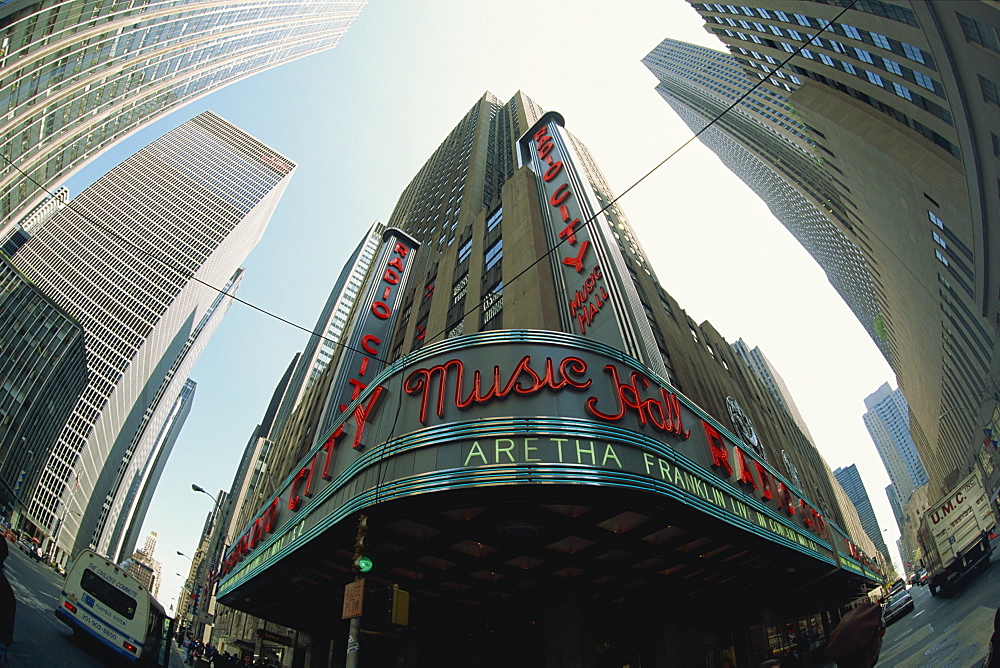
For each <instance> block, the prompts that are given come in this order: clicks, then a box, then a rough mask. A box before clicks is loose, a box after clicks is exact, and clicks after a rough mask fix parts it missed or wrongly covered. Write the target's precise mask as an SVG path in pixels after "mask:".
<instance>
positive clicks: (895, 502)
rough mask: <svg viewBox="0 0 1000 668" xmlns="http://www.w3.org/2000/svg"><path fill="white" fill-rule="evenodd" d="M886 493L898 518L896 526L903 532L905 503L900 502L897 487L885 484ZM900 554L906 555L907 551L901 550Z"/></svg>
mask: <svg viewBox="0 0 1000 668" xmlns="http://www.w3.org/2000/svg"><path fill="white" fill-rule="evenodd" d="M885 495H886V497H888V499H889V506H890V507H891V508H892V516H893V518H894V519H895V520H896V526H897V527H899V532H900V533H902V532H903V522H904V520H903V517H904V515H903V504H902V503H901V502H900V500H899V497H898V496H897V495H896V489H895V488H894V487H893V486H892V485H886V486H885ZM900 554H901V555H903V556H904V560H905V553H904V552H903V551H902V550H901V551H900Z"/></svg>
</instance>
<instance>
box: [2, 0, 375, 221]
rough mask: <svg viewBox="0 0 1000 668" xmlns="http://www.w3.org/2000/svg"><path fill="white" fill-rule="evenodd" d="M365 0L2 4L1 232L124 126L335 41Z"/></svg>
mask: <svg viewBox="0 0 1000 668" xmlns="http://www.w3.org/2000/svg"><path fill="white" fill-rule="evenodd" d="M364 5H365V0H352V1H345V0H313V1H310V2H300V1H293V2H288V3H253V2H245V1H242V0H236V1H234V2H227V3H221V4H220V3H214V2H206V1H205V0H180V1H179V2H174V1H173V0H170V1H165V0H153V1H152V2H142V3H135V2H123V1H121V0H99V1H98V2H83V0H43V1H42V2H34V3H32V2H28V1H27V0H14V1H13V2H7V3H4V4H3V6H2V7H0V38H2V39H0V44H2V45H0V114H2V115H3V121H2V122H0V137H3V139H2V142H0V155H2V156H3V164H0V233H2V232H3V231H4V230H3V227H4V225H6V224H10V221H11V220H12V219H13V218H14V217H16V216H17V215H19V212H24V211H26V210H28V209H29V208H30V207H32V206H34V204H35V203H37V202H38V201H40V200H41V199H42V198H43V196H44V194H45V192H44V190H43V189H42V188H47V189H49V190H51V189H52V187H53V185H54V184H57V183H58V182H59V181H61V180H63V179H64V178H65V177H66V176H68V175H69V174H70V173H71V172H73V171H74V170H75V169H77V168H79V167H80V166H82V165H83V164H84V163H85V162H87V161H88V160H90V159H91V158H93V157H94V156H95V155H97V154H99V153H100V152H102V151H103V150H105V149H107V148H108V147H110V146H111V145H113V144H114V143H115V142H117V141H118V140H120V139H122V138H124V137H125V136H127V135H129V134H130V133H132V132H135V131H136V130H138V129H140V128H141V127H143V126H145V125H147V124H149V123H151V122H152V121H154V120H156V119H158V118H161V117H163V116H164V115H165V114H167V113H169V112H170V111H172V110H174V109H177V108H178V107H180V106H182V105H184V104H186V103H188V102H190V101H192V100H194V99H197V98H199V97H201V96H203V95H206V94H208V93H211V92H212V91H215V90H218V89H220V88H222V87H223V86H226V85H228V84H230V83H233V82H235V81H239V80H240V79H243V78H246V77H248V76H252V75H254V74H256V73H258V72H262V71H264V70H267V69H269V68H271V67H275V66H277V65H281V64H283V63H286V62H289V61H292V60H296V59H298V58H302V57H304V56H308V55H310V54H313V53H317V52H319V51H325V50H327V49H332V48H333V47H335V46H336V45H337V43H338V42H339V41H340V38H341V37H342V36H343V35H344V34H345V33H346V32H347V29H348V28H349V27H350V25H351V23H352V22H353V21H354V19H355V18H357V16H358V14H359V12H360V11H361V9H362V7H364ZM12 164H13V165H17V167H18V168H19V169H20V170H23V172H25V174H21V173H20V172H19V171H18V170H17V169H14V167H13V166H12ZM37 184H41V186H39V185H37Z"/></svg>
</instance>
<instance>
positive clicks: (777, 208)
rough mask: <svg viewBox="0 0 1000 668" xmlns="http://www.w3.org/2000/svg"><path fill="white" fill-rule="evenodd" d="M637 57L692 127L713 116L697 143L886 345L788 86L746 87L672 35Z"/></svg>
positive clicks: (719, 58)
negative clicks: (761, 203) (780, 227)
mask: <svg viewBox="0 0 1000 668" xmlns="http://www.w3.org/2000/svg"><path fill="white" fill-rule="evenodd" d="M642 62H643V64H644V65H646V67H647V68H648V69H649V70H650V71H651V72H652V73H653V74H654V75H655V76H656V77H657V79H659V84H658V85H657V86H656V92H657V93H659V94H660V96H661V97H662V98H663V99H664V100H665V101H666V102H667V104H669V105H670V106H671V108H673V110H674V111H675V112H676V113H677V115H678V116H679V117H680V118H681V120H682V121H684V123H685V124H687V125H688V127H690V128H691V130H692V131H693V132H699V131H702V130H704V128H705V126H706V125H708V123H709V122H710V121H711V120H712V119H715V118H717V117H718V121H717V122H716V123H715V124H714V125H712V126H711V127H709V128H708V129H707V130H704V131H703V132H702V133H701V135H700V137H699V138H700V139H701V141H702V142H703V143H704V144H705V145H706V146H708V147H709V148H711V149H712V150H713V151H714V152H715V153H716V154H717V155H718V156H719V158H720V159H721V160H722V162H723V163H724V164H725V165H726V166H727V167H728V168H729V169H730V170H732V172H733V173H734V174H736V175H737V176H738V177H740V179H742V180H743V181H744V182H745V183H746V184H747V185H748V186H749V187H750V188H751V189H752V190H753V191H754V192H755V193H757V195H758V196H759V197H760V198H761V199H762V200H763V201H764V203H765V204H767V206H768V208H769V209H770V210H771V213H773V214H774V216H775V218H777V219H778V220H779V221H781V223H782V224H783V225H784V226H785V227H786V228H788V231H789V232H791V233H792V235H793V236H794V237H795V238H796V239H797V240H798V242H799V243H800V244H802V246H803V247H804V248H805V249H806V250H807V251H809V253H810V254H811V255H812V256H813V257H814V258H816V260H817V261H818V262H819V264H820V266H822V267H823V270H824V271H825V272H826V276H827V278H828V279H829V281H830V283H831V285H833V286H834V287H835V288H836V289H837V292H839V293H840V295H841V296H842V297H843V298H844V300H845V302H846V303H847V305H848V307H850V309H851V311H852V312H853V313H854V314H855V316H857V318H858V320H859V321H860V322H861V324H862V325H863V326H864V327H865V329H866V330H867V331H868V333H869V334H870V335H871V336H872V338H873V339H874V340H875V342H876V344H878V345H879V346H880V347H883V348H884V343H883V342H882V340H881V339H880V338H878V336H877V333H878V332H879V331H880V329H879V327H880V320H879V309H878V303H877V297H876V291H875V287H874V284H873V281H872V278H871V276H870V272H869V269H868V266H867V264H866V261H865V258H864V255H863V254H862V253H861V252H860V251H859V249H858V248H857V246H856V244H855V243H854V242H852V240H851V239H850V238H849V237H848V234H849V233H850V232H847V233H845V231H844V230H850V228H851V226H852V222H851V218H850V216H851V214H850V204H849V203H848V201H847V200H846V199H845V198H844V197H843V196H842V195H841V193H840V192H838V190H837V186H836V179H837V177H836V175H832V176H831V175H829V174H827V173H826V172H824V171H823V169H822V167H821V165H822V159H821V158H820V157H819V156H820V155H822V154H821V151H820V148H819V147H818V146H817V145H816V144H815V143H814V142H812V141H811V140H810V139H809V137H808V135H807V134H806V132H807V128H806V127H805V126H804V124H803V123H802V121H801V120H799V118H798V116H797V112H796V110H795V109H794V107H793V106H792V104H791V102H790V101H789V100H788V99H787V98H786V94H787V92H786V91H784V90H778V91H771V90H762V89H760V88H758V89H757V90H755V91H753V92H750V91H751V88H752V86H753V84H752V82H750V81H749V80H747V78H746V77H745V75H744V74H743V70H742V69H741V68H740V65H739V62H738V61H737V60H736V59H735V58H734V57H733V56H731V55H729V54H727V53H722V52H719V51H714V50H712V49H708V48H705V47H702V46H696V45H694V44H687V43H685V42H679V41H677V40H672V39H665V40H663V42H661V43H660V44H659V45H658V46H657V47H656V48H655V49H653V51H652V52H650V53H649V54H648V55H647V56H646V57H645V58H643V61H642ZM748 93H749V95H748V97H747V98H746V99H745V100H743V101H742V102H740V103H739V104H738V105H736V106H735V107H734V108H733V109H732V110H731V111H727V109H728V108H729V107H730V105H732V104H734V103H735V102H736V100H738V99H739V98H740V97H741V96H743V95H744V94H748ZM723 112H725V114H724V115H723ZM720 115H721V116H720ZM838 223H840V226H838ZM887 350H888V349H887V348H884V349H883V353H886V352H887Z"/></svg>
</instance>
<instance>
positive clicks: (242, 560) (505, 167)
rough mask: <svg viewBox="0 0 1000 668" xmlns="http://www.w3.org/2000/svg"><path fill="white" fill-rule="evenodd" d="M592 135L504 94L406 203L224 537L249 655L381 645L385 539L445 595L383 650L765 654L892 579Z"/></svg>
mask: <svg viewBox="0 0 1000 668" xmlns="http://www.w3.org/2000/svg"><path fill="white" fill-rule="evenodd" d="M567 127H568V124H567V122H566V121H565V120H564V119H563V117H562V116H561V115H560V114H558V113H555V112H546V111H545V110H543V109H542V108H541V107H539V106H538V105H537V104H536V103H535V102H534V101H532V100H531V98H529V97H528V96H527V95H525V94H524V93H522V92H518V93H516V94H515V95H514V96H513V97H512V98H510V99H509V100H508V101H506V102H504V101H502V100H501V99H499V98H497V97H496V96H494V95H492V94H491V93H486V94H485V95H484V96H483V97H482V98H480V99H479V100H478V101H476V102H475V104H473V105H472V107H471V109H469V110H468V111H467V113H465V115H464V116H462V117H461V119H460V120H459V121H458V123H457V125H456V126H455V127H454V129H453V130H452V131H451V132H450V133H449V134H448V135H447V136H446V137H445V138H444V140H443V141H442V142H441V144H440V145H439V146H438V148H437V149H436V150H435V151H434V152H433V153H432V154H431V155H430V156H429V158H428V160H427V161H426V163H425V164H424V165H423V166H422V167H420V169H419V170H417V171H416V174H415V176H414V177H413V179H412V180H411V182H410V183H409V184H408V185H407V186H406V188H405V189H404V190H403V192H402V194H401V195H400V196H399V199H398V201H397V204H396V207H395V209H394V210H393V212H392V215H391V216H390V217H389V219H388V223H387V225H386V229H385V231H384V232H383V234H382V237H381V240H380V243H379V246H378V249H377V252H376V254H375V258H374V260H373V262H372V264H371V268H370V270H369V271H368V272H367V275H366V277H365V280H364V283H363V285H362V286H361V289H360V291H359V293H358V297H357V298H356V300H355V302H354V304H353V306H352V309H351V311H350V316H349V321H348V323H347V327H346V329H345V331H344V334H343V336H342V338H341V341H342V342H344V344H345V345H344V346H341V347H340V348H338V350H337V351H336V353H335V357H334V358H332V359H331V361H330V363H329V365H327V367H326V369H325V370H324V371H323V372H322V373H321V374H320V376H319V377H318V378H317V380H316V382H315V383H313V385H312V386H311V387H310V388H309V390H308V391H307V392H306V394H305V395H304V396H303V398H302V400H301V401H300V402H299V404H298V406H297V407H296V408H295V409H294V410H293V411H292V413H291V415H290V417H289V419H288V420H287V421H286V423H285V425H284V427H283V429H282V430H281V431H280V433H277V434H274V438H273V442H272V444H271V446H270V449H269V451H268V453H267V456H266V461H265V462H263V464H262V467H261V471H262V473H263V474H262V475H261V476H260V477H259V479H258V484H257V485H256V486H255V489H254V491H255V494H254V497H253V498H239V499H235V500H234V508H238V511H236V514H237V515H238V516H240V517H242V518H245V519H243V520H242V521H239V522H237V523H236V524H235V525H234V528H235V533H231V534H229V535H226V536H224V537H223V536H216V537H215V538H213V541H214V542H215V543H216V544H221V543H223V542H225V543H229V545H230V548H229V549H228V550H227V551H226V554H225V556H224V557H223V559H222V561H221V566H220V572H219V574H218V582H214V581H207V582H200V583H199V584H200V585H201V586H202V587H203V588H205V587H208V589H209V590H211V588H212V587H213V586H214V585H216V584H217V587H218V590H217V591H218V604H219V606H218V608H217V609H216V615H215V617H214V619H215V620H216V625H217V626H216V629H215V631H216V635H214V636H213V637H214V639H215V640H216V641H217V642H222V643H223V649H224V650H232V649H236V648H237V647H240V646H245V643H247V642H254V643H255V645H254V651H255V653H258V654H260V655H261V656H263V657H264V658H266V659H278V660H280V661H281V663H283V664H288V663H292V664H294V663H296V661H298V660H299V658H298V652H299V648H297V647H292V646H290V644H284V645H283V644H282V643H281V642H280V641H279V640H276V639H275V636H276V635H278V634H276V632H274V631H273V630H271V629H274V628H276V626H275V625H278V626H280V627H285V628H288V629H293V630H295V631H296V632H297V634H295V637H297V638H299V641H298V642H300V643H306V644H307V645H308V649H307V651H308V653H309V654H308V655H309V656H328V655H329V653H330V652H337V653H342V652H344V651H345V644H347V645H348V646H350V643H352V642H353V641H351V640H348V637H351V638H353V639H355V640H359V641H360V646H361V650H360V651H361V652H362V655H364V654H365V652H381V651H382V649H383V648H381V647H376V646H375V645H374V644H372V643H371V640H370V639H371V638H372V637H373V636H371V635H370V634H365V633H364V632H363V631H366V630H371V629H372V628H373V627H372V626H370V625H373V624H374V625H378V624H380V620H379V619H378V617H379V613H378V610H379V609H380V606H378V605H376V606H375V607H374V610H375V612H374V613H369V612H368V607H367V604H366V611H365V613H364V620H358V619H357V618H354V619H352V620H351V621H350V622H341V610H342V606H341V605H340V603H341V602H344V603H348V604H349V602H350V601H349V597H345V585H348V584H349V583H351V582H357V580H356V579H355V575H356V572H355V569H354V567H353V565H354V560H355V559H356V557H357V556H358V555H361V556H369V557H370V558H371V559H372V561H373V563H374V566H373V568H372V570H371V571H370V572H368V573H366V574H365V576H364V578H365V580H364V583H363V584H362V585H361V586H362V587H368V591H369V594H372V595H375V594H377V593H379V592H383V593H384V592H388V591H392V590H393V585H395V586H398V587H399V588H400V589H401V590H403V591H405V592H408V596H409V600H410V601H412V602H413V610H420V611H421V612H420V614H419V615H417V614H413V615H410V618H409V619H410V629H409V630H408V631H407V632H406V633H405V634H403V635H401V636H400V638H401V639H402V640H401V644H400V646H399V647H398V648H396V647H394V648H384V649H385V651H387V652H389V654H387V655H385V656H384V657H383V658H382V660H384V661H385V662H386V663H393V662H394V661H398V660H400V657H406V659H405V660H406V663H407V665H414V666H441V665H454V666H462V665H469V666H472V665H475V666H487V667H492V666H497V667H499V666H510V665H536V664H539V665H540V664H543V663H544V664H546V665H561V664H562V662H563V661H565V660H566V658H567V657H574V658H573V659H572V662H573V663H574V664H578V665H590V664H591V663H593V664H594V665H597V664H598V663H601V664H607V665H625V664H634V665H638V664H640V663H641V664H642V665H647V664H648V665H703V664H704V665H720V664H722V663H723V662H724V660H729V661H730V662H734V661H735V657H736V656H740V657H742V658H741V662H742V661H746V662H747V663H748V664H754V660H756V663H759V662H760V661H762V660H764V658H767V657H770V656H772V655H773V654H774V653H775V652H778V651H779V649H780V647H784V646H787V643H788V642H790V637H788V633H789V631H788V629H795V630H793V631H792V632H791V633H793V634H794V633H797V632H798V631H797V630H801V632H803V633H814V632H817V633H818V632H822V631H823V630H824V629H830V628H832V626H833V625H835V624H836V620H837V618H839V615H840V614H841V613H840V608H841V606H844V605H846V604H847V603H848V601H850V600H853V599H854V598H855V597H856V596H857V595H858V593H859V592H861V591H866V590H868V589H870V588H872V587H874V586H876V583H877V582H879V581H880V577H881V575H880V573H879V566H878V565H877V563H876V562H875V560H873V559H872V557H871V556H869V555H874V554H875V546H874V544H873V543H872V541H871V540H870V539H869V538H868V536H867V534H866V533H864V531H860V532H858V533H857V534H855V533H850V532H849V531H850V529H848V530H845V527H853V526H859V525H860V524H861V521H860V519H859V518H858V516H857V512H856V511H855V510H854V508H853V506H851V505H849V504H847V505H846V506H842V505H841V504H840V503H839V497H840V493H838V491H837V489H838V488H839V484H835V480H836V479H835V478H833V477H832V474H831V472H830V471H829V469H828V468H827V467H826V466H825V463H824V462H823V460H822V458H821V457H820V455H819V453H818V452H817V451H816V449H815V448H814V447H813V445H812V444H811V443H810V442H809V439H808V438H807V437H806V436H805V435H804V434H802V432H801V431H800V430H799V429H798V427H797V426H796V424H795V421H794V419H793V418H792V416H791V414H790V413H789V411H788V410H786V409H785V408H784V406H782V405H781V404H779V403H778V400H777V399H776V398H775V397H774V396H773V395H772V394H771V392H770V391H769V390H768V388H766V387H765V385H764V384H763V382H762V381H761V380H760V379H759V377H758V376H757V374H756V373H754V372H753V371H751V369H750V368H748V367H747V366H746V365H745V364H743V362H742V361H741V360H740V358H739V357H737V355H736V353H735V352H734V351H733V349H732V348H731V346H730V344H729V343H728V342H727V341H726V340H725V339H723V338H722V336H721V335H719V333H718V332H717V331H716V330H715V328H714V327H713V326H712V325H711V324H710V323H708V322H702V323H697V322H695V321H694V320H692V319H691V318H690V316H688V314H687V313H686V312H685V311H684V310H683V309H681V307H680V306H679V305H678V304H677V302H676V301H675V300H674V299H673V298H672V297H671V296H670V295H669V294H668V293H667V292H666V290H665V289H664V288H663V286H662V285H661V284H660V282H659V280H658V278H657V277H656V274H655V273H654V272H653V270H652V268H651V267H650V266H649V263H648V262H647V256H646V253H645V251H644V250H643V248H642V246H641V244H640V242H639V240H638V239H637V237H636V235H635V232H634V230H633V229H632V227H631V225H630V223H629V222H628V220H627V218H626V217H625V214H624V212H623V211H622V209H621V207H620V206H619V205H618V204H616V203H615V202H614V195H613V193H612V192H611V189H610V188H609V186H608V184H607V182H606V180H605V179H604V177H603V176H602V175H601V172H600V170H599V168H598V166H597V163H596V160H595V159H594V156H592V155H591V154H590V153H589V151H588V150H587V148H586V147H585V146H584V144H583V143H582V142H581V141H580V140H579V139H577V138H576V137H575V136H574V135H573V134H572V133H571V132H570V131H569V130H568V129H567ZM248 451H249V450H248ZM235 489H236V488H235V485H234V490H235ZM841 493H842V492H841ZM261 495H263V498H261ZM365 532H368V533H367V534H366V533H365ZM366 535H367V536H370V537H371V538H374V539H375V540H374V541H368V540H359V538H360V537H364V536H366ZM376 537H377V538H376ZM372 543H374V546H375V547H373V545H372ZM817 583H819V584H817ZM353 586H358V585H357V584H355V585H353ZM798 587H802V588H808V595H803V596H795V597H788V596H782V595H780V594H779V595H777V596H775V592H784V591H788V590H789V589H796V588H798ZM734 590H738V591H740V592H741V594H742V595H741V596H740V597H739V598H738V599H737V600H734V598H733V597H732V596H731V592H732V591H734ZM400 596H401V595H400ZM404 598H405V597H404ZM719 600H726V602H727V603H726V606H725V615H723V616H722V617H724V619H723V618H720V616H719V615H718V613H719V612H720V608H719V606H718V604H717V602H718V601H719ZM762 600H767V601H769V611H768V613H767V614H768V617H767V619H765V618H764V616H763V614H762V612H761V607H760V605H759V603H760V601H762ZM678 610H683V611H684V613H683V614H677V613H676V611H678ZM609 620H610V621H609ZM707 620H711V621H710V622H709V621H707ZM381 623H388V620H381ZM265 624H266V626H265ZM338 624H339V626H338ZM348 624H349V625H350V628H348ZM362 624H363V625H362ZM374 628H381V627H379V626H376V627H374ZM594 628H601V629H602V631H601V638H600V640H598V642H596V643H589V642H587V640H586V638H587V637H588V634H589V633H590V629H594ZM769 629H777V630H776V631H774V632H769ZM247 634H248V635H247ZM289 635H292V634H290V633H289ZM404 636H405V637H404ZM667 637H685V638H689V639H690V641H689V642H685V643H672V642H665V641H664V640H663V639H664V638H667ZM597 646H600V647H603V648H605V649H604V650H602V651H600V654H598V652H599V650H598V649H597ZM393 652H397V654H396V656H395V657H393V656H392V653H393ZM289 654H292V656H289Z"/></svg>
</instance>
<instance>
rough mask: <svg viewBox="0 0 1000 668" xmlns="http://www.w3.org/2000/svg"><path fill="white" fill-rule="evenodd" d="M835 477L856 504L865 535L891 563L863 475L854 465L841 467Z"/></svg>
mask: <svg viewBox="0 0 1000 668" xmlns="http://www.w3.org/2000/svg"><path fill="white" fill-rule="evenodd" d="M833 475H834V476H835V477H836V478H837V480H838V481H839V482H840V485H841V487H843V488H844V491H845V492H846V493H847V498H849V499H850V500H851V503H852V504H854V508H855V510H857V511H858V517H860V518H861V526H863V527H864V529H865V533H867V534H868V537H869V538H871V540H872V542H873V543H874V544H875V547H876V549H878V551H879V552H881V553H882V555H883V556H884V557H885V558H886V560H887V561H889V563H891V562H892V560H891V558H890V557H889V548H888V547H886V544H885V539H883V538H882V528H881V527H880V526H879V524H878V519H877V518H876V517H875V511H874V510H873V509H872V502H871V498H870V497H869V496H868V490H867V489H865V483H864V481H863V480H861V475H860V474H859V473H858V467H857V466H855V465H854V464H851V465H850V466H841V467H839V468H837V469H835V470H834V471H833Z"/></svg>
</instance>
